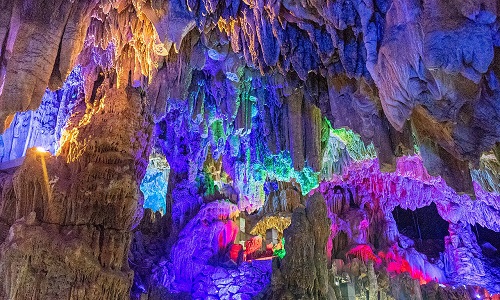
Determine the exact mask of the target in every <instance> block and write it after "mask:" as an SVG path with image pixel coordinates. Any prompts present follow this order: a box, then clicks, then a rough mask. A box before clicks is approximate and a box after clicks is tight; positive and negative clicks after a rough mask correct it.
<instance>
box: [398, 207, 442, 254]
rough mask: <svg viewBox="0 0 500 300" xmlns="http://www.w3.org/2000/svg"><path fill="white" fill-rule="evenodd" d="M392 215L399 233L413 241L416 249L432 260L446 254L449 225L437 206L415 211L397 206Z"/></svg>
mask: <svg viewBox="0 0 500 300" xmlns="http://www.w3.org/2000/svg"><path fill="white" fill-rule="evenodd" d="M392 215H393V217H394V219H395V220H396V224H397V227H398V231H399V233H400V234H403V235H405V236H407V237H409V238H411V239H412V240H413V241H415V248H416V249H417V250H418V251H419V252H421V253H424V254H426V255H427V256H428V257H430V258H433V259H435V258H439V255H440V253H442V252H444V250H445V248H444V238H445V237H446V236H447V235H448V226H449V223H448V222H446V221H445V220H443V218H441V216H440V215H439V213H438V211H437V208H436V204H435V203H431V204H430V205H429V206H424V207H420V208H417V209H415V210H414V211H412V210H410V209H402V208H401V207H400V206H397V207H396V208H395V209H394V210H393V211H392Z"/></svg>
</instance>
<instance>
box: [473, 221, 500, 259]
mask: <svg viewBox="0 0 500 300" xmlns="http://www.w3.org/2000/svg"><path fill="white" fill-rule="evenodd" d="M471 228H472V232H474V234H475V235H476V239H477V243H478V244H479V245H480V246H481V250H482V252H483V254H484V255H485V256H487V257H494V258H499V259H500V232H496V231H493V230H491V229H489V228H486V227H483V226H481V225H479V224H475V225H472V227H471Z"/></svg>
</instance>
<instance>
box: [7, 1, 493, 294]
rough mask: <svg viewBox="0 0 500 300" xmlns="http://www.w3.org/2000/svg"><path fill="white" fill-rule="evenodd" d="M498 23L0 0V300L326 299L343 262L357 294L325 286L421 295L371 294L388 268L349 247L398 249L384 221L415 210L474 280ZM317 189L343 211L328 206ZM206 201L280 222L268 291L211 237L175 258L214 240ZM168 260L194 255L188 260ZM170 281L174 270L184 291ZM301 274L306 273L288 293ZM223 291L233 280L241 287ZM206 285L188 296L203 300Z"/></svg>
mask: <svg viewBox="0 0 500 300" xmlns="http://www.w3.org/2000/svg"><path fill="white" fill-rule="evenodd" d="M499 9H500V8H499V7H498V3H496V2H495V1H494V0H486V1H455V2H447V1H439V0H436V1H434V0H432V1H430V0H429V1H428V0H426V1H422V2H418V1H410V0H395V1H385V0H377V1H330V0H328V1H288V0H283V1H274V2H273V1H247V0H244V1H239V0H236V1H235V0H232V1H196V0H195V1H180V0H172V1H163V0H155V1H136V0H109V1H108V0H102V1H101V0H93V1H74V2H68V1H49V2H47V1H39V0H25V1H21V0H18V1H7V0H0V121H1V122H2V123H3V124H4V126H3V129H4V132H3V134H2V151H1V152H0V156H1V160H0V161H1V162H11V161H13V160H14V159H22V158H23V157H24V162H22V164H21V165H20V166H19V167H17V169H16V168H10V167H9V169H4V170H3V171H2V174H1V175H0V183H1V191H2V192H1V199H2V200H1V202H0V241H2V242H3V243H2V244H1V246H0V278H2V279H4V280H3V282H4V286H3V290H2V291H0V296H2V297H7V298H12V299H24V298H29V297H31V295H34V294H40V295H41V297H42V298H43V297H45V298H50V297H52V298H54V297H55V298H58V297H59V298H68V299H79V298H82V299H83V298H85V297H86V295H93V297H95V298H96V299H101V298H106V299H108V298H110V297H115V298H116V299H123V298H124V297H125V298H126V297H128V294H129V293H130V289H132V297H140V294H141V293H145V292H146V291H149V290H150V288H151V290H152V291H150V292H149V293H150V294H151V295H152V296H151V297H152V298H153V299H154V297H157V298H166V297H171V296H169V295H172V294H177V295H178V296H179V297H184V296H186V297H189V296H187V295H191V294H193V290H192V289H193V287H195V286H197V285H204V286H210V287H213V289H218V290H219V291H220V290H222V289H223V288H224V289H225V292H224V293H223V295H225V296H224V297H226V296H227V295H232V296H234V295H238V294H242V295H240V296H238V297H240V298H241V297H242V298H245V297H254V296H255V297H257V295H258V297H267V296H269V295H270V294H269V293H270V292H269V291H275V292H276V293H275V295H274V297H277V296H276V295H283V297H289V298H300V297H306V298H311V299H313V298H314V299H324V298H334V297H339V296H340V294H341V291H339V289H337V288H335V282H337V283H338V282H339V281H338V280H339V279H338V278H343V279H342V280H344V279H345V278H344V277H345V276H343V275H344V274H342V273H340V274H337V273H336V270H339V272H340V270H342V266H341V265H337V264H341V262H340V261H338V260H337V261H336V260H335V259H339V258H338V257H340V256H343V257H346V255H351V257H352V258H355V259H357V260H355V261H354V262H353V263H352V264H349V266H348V267H347V268H346V269H345V270H348V272H347V273H349V272H350V274H351V275H353V274H355V275H356V276H361V275H362V274H365V275H366V278H365V279H366V280H364V281H363V280H361V281H356V282H348V281H345V280H344V281H342V280H341V281H342V284H346V285H347V284H354V285H356V284H357V285H358V286H356V288H355V289H356V290H357V291H358V292H359V291H361V290H363V288H365V287H367V286H369V288H368V289H369V293H371V294H370V297H374V293H375V291H381V292H382V293H384V295H385V294H392V295H396V296H395V297H396V298H397V297H398V296H397V295H406V294H405V293H410V294H411V293H415V294H417V295H420V296H418V297H426V296H425V295H431V294H432V292H430V291H428V290H426V288H425V287H424V288H420V287H419V284H420V283H422V282H421V280H420V281H419V278H420V279H421V278H424V277H418V276H417V275H419V274H416V273H415V274H413V273H412V272H396V273H397V275H398V276H399V277H401V278H402V279H401V284H400V285H398V284H394V285H393V286H390V287H388V285H389V284H388V283H387V278H388V276H389V275H390V274H389V273H390V272H393V271H394V270H393V271H389V273H387V272H386V271H384V269H383V268H382V269H381V268H380V266H379V262H378V260H377V258H374V259H371V260H370V259H367V258H366V257H365V256H362V254H363V253H365V252H367V251H368V250H367V249H368V248H366V247H365V248H356V247H357V246H359V245H369V247H370V249H371V250H370V251H373V250H375V249H378V250H380V249H383V248H388V247H389V248H390V247H393V246H394V245H395V243H400V244H399V246H398V247H400V248H401V249H404V251H406V252H412V251H414V249H413V248H412V247H411V246H408V243H410V244H411V242H410V241H407V240H406V242H403V244H404V245H402V244H401V240H404V237H402V238H401V239H400V238H399V237H400V235H399V233H398V232H397V228H395V224H394V220H393V219H392V218H391V216H390V213H391V212H392V210H393V209H394V207H396V206H401V207H403V208H409V209H416V208H418V207H423V206H426V205H429V204H430V203H431V202H433V203H435V204H436V207H437V209H438V212H439V214H440V215H441V217H442V218H443V219H444V220H446V221H447V222H449V223H450V229H449V233H450V236H449V238H448V240H446V241H445V244H446V249H445V253H444V255H446V257H447V260H448V261H449V262H453V263H456V264H457V265H453V263H447V264H446V266H440V267H441V268H442V269H445V270H447V272H448V275H447V276H448V277H451V276H453V277H456V278H458V279H457V283H474V284H480V283H481V280H482V278H483V277H484V275H485V271H484V268H485V267H486V268H488V265H485V264H484V262H483V257H482V256H481V253H480V252H481V251H480V248H478V245H477V242H475V241H474V239H473V235H472V233H471V230H470V225H473V224H476V223H477V224H480V225H481V226H484V227H487V228H490V229H492V230H494V231H500V223H499V221H498V220H500V218H499V217H500V216H499V211H500V207H499V203H500V201H499V199H498V191H499V185H498V174H499V172H498V159H499V156H500V155H499V153H500V152H499V149H500V147H499V142H500V131H499V130H500V124H499V122H500V121H499V120H500V118H499V114H500V107H499V105H500V104H499V103H500V101H499V95H500V94H499V92H498V89H499V87H498V76H500V75H499V72H500V71H499V70H498V68H499V64H498V62H499V55H500V52H499V50H498V49H499V38H498V36H499V34H498V28H499V26H498V25H499V24H498V20H497V17H496V16H497V15H498V12H499ZM72 70H73V71H72ZM47 88H48V89H47ZM59 88H61V89H59ZM58 89H59V90H58ZM56 90H57V91H56ZM355 133H356V134H355ZM357 134H359V135H357ZM33 146H39V147H42V148H44V149H45V150H48V151H50V153H51V154H52V155H51V154H49V153H47V152H40V151H38V152H37V151H36V150H34V149H31V147H33ZM153 148H154V151H155V152H156V153H161V155H164V156H165V159H166V161H167V163H168V166H169V168H170V173H169V176H168V188H167V190H166V195H165V199H166V200H165V211H164V213H165V214H164V215H161V214H159V215H158V214H153V212H152V211H147V212H145V213H144V216H143V209H142V201H143V199H142V197H143V196H142V194H141V192H140V190H139V185H140V183H141V180H142V177H143V176H144V175H145V173H146V166H147V163H148V160H149V153H150V151H151V150H152V149H153ZM413 154H417V155H418V156H409V155H413ZM401 156H403V158H399V157H401ZM375 158H376V159H375ZM9 166H10V165H9ZM277 182H280V185H281V186H280V185H279V186H278V187H277V188H275V187H274V186H275V185H276V183H277ZM289 184H290V185H289ZM336 187H341V188H342V190H344V195H343V197H344V201H347V200H345V199H347V198H352V200H349V201H347V202H349V204H348V205H347V204H346V205H347V206H346V208H345V209H344V208H343V207H344V206H343V204H339V203H342V202H338V201H337V200H338V199H337V198H339V197H341V196H340V194H339V193H337V192H338V191H339V189H338V188H336ZM273 191H275V192H273ZM278 191H279V194H278ZM346 191H349V192H347V193H351V195H350V197H349V196H348V195H347V194H345V192H346ZM319 194H322V197H323V198H324V201H322V200H318V199H319V198H321V197H320V196H319ZM304 199H309V200H307V201H305V200H304ZM335 199H337V200H335ZM220 201H226V202H220ZM323 202H324V203H325V207H326V210H325V207H323ZM351 202H352V203H351ZM216 203H219V204H217V205H219V206H223V207H226V206H228V207H231V211H232V210H237V211H238V212H241V214H243V215H248V216H247V217H248V218H249V220H250V219H252V217H251V214H252V213H254V214H255V215H254V217H253V218H254V219H255V220H252V222H249V223H257V222H258V220H257V219H258V218H264V217H269V216H271V215H272V214H285V213H286V214H290V215H291V216H292V217H291V220H292V225H290V229H289V230H286V231H285V232H284V233H283V234H284V236H285V241H286V243H285V249H286V250H287V253H288V256H285V258H284V259H283V260H281V261H279V262H274V263H273V264H274V267H273V275H272V276H271V275H270V273H271V271H270V268H271V266H270V265H269V264H265V263H263V264H262V265H261V266H260V267H259V266H255V265H252V264H243V265H238V266H237V268H236V269H237V270H238V272H240V273H239V275H235V276H233V273H234V274H236V273H237V271H235V270H232V271H234V272H229V271H227V266H221V265H220V263H221V261H223V260H224V259H223V258H224V257H225V256H224V255H222V254H220V253H218V252H217V251H216V250H214V249H216V248H215V246H214V245H212V243H213V242H214V240H210V239H209V240H207V241H206V243H205V244H200V245H198V244H196V242H195V241H194V240H193V239H194V238H196V237H197V236H200V237H204V238H205V237H206V235H209V236H210V235H218V234H219V233H220V232H226V231H224V230H228V231H231V230H230V227H231V226H229V225H228V226H229V227H228V228H229V229H227V228H226V227H224V226H226V225H225V224H231V222H232V221H230V220H227V219H228V218H229V217H224V218H222V220H218V219H213V216H210V214H206V213H205V211H207V210H209V209H210V208H211V207H212V206H213V205H216ZM220 203H224V204H220ZM320 203H321V204H320ZM339 205H340V206H339ZM214 214H216V213H215V212H214ZM325 214H326V216H327V217H329V218H326V217H325ZM229 215H230V214H229ZM142 217H144V218H145V219H143V221H142V223H140V219H141V218H142ZM280 217H281V215H280ZM287 217H289V215H287ZM229 219H231V218H229ZM323 219H324V220H323ZM319 220H323V221H319ZM138 224H140V225H138ZM207 224H209V225H210V226H208V225H207ZM223 224H224V226H223ZM135 226H139V227H137V228H135ZM203 226H208V227H203ZM327 227H330V232H329V233H327V231H328V230H327V229H326V228H327ZM221 228H223V229H221ZM370 228H373V229H371V230H372V231H370ZM378 230H380V231H381V232H383V233H384V234H383V235H382V236H381V237H379V238H377V239H375V236H376V234H375V232H377V231H378ZM304 232H306V233H304ZM340 232H342V236H340V235H339V236H337V234H340ZM302 234H304V235H305V234H307V235H308V236H310V238H311V241H309V240H307V241H305V240H304V239H303V237H301V235H302ZM327 237H328V238H327ZM230 240H233V241H230ZM293 241H296V242H293ZM232 242H234V239H233V236H232V235H231V234H229V237H228V240H227V243H223V245H222V246H221V247H219V248H220V249H219V250H218V251H222V250H225V251H226V250H228V249H229V248H230V247H231V243H232ZM293 244H297V245H299V244H300V245H303V246H304V247H303V248H306V249H308V250H310V251H309V252H308V254H303V253H298V252H296V251H297V249H296V248H294V245H293ZM17 245H21V246H19V247H18V246H17ZM130 245H132V251H129V247H130ZM180 245H184V246H182V247H181V246H180ZM297 245H296V246H295V247H297ZM339 245H344V246H345V247H347V248H345V249H336V250H335V251H333V252H332V249H333V248H335V247H338V246H339ZM197 247H198V248H200V249H198V248H197ZM342 248H343V247H342ZM350 248H353V249H355V250H354V252H352V253H351V254H348V252H349V250H352V249H350ZM183 249H190V250H189V251H191V250H193V249H198V250H199V251H200V252H202V254H200V255H199V261H192V260H191V258H186V257H182V255H184V254H185V253H183V251H184V250H183ZM221 249H222V250H221ZM363 249H364V250H363ZM408 249H409V250H408ZM412 249H413V250H412ZM383 250H384V251H385V252H387V253H386V254H383V255H386V256H385V258H381V257H378V256H377V255H379V253H374V254H373V255H375V256H373V257H378V258H379V259H380V260H381V262H380V264H382V265H383V266H385V267H386V268H389V265H390V264H391V263H393V265H392V266H394V264H397V263H399V264H403V262H404V261H403V260H402V258H401V257H400V256H398V255H399V254H398V253H399V252H398V251H399V250H398V251H395V250H394V251H392V250H391V251H392V252H391V251H388V250H387V249H383ZM204 251H205V252H206V253H205V252H204ZM363 251H365V252H363ZM401 251H403V250H401ZM404 251H403V252H404ZM216 252H217V253H216ZM385 252H384V253H385ZM46 253H49V254H48V255H46ZM62 253H70V254H68V257H70V259H69V260H66V259H65V258H64V257H63V256H62ZM332 253H335V255H333V254H332ZM368 253H369V252H368ZM412 253H413V252H412ZM216 254H217V255H219V256H220V257H219V258H220V259H219V260H218V261H216V262H213V261H212V260H211V259H212V258H213V257H214V256H217V255H216ZM226 254H227V253H226ZM360 255H361V256H360ZM363 255H364V254H363ZM391 255H392V256H391ZM412 255H413V254H412ZM335 256H337V257H335ZM32 257H33V258H34V259H30V258H32ZM82 257H84V258H85V259H83V258H82ZM370 257H371V256H370ZM373 257H372V258H373ZM386 257H392V258H390V259H389V258H386ZM412 257H417V258H418V259H420V258H421V257H422V256H420V254H414V255H413V256H412ZM126 259H128V260H130V261H131V262H132V267H133V268H134V269H135V271H136V275H132V271H131V270H130V269H129V264H128V262H127V261H126ZM391 259H392V260H391ZM26 260H28V263H27V265H26ZM142 261H146V263H145V264H146V265H147V266H146V267H144V268H143V269H141V267H140V265H141V263H142ZM419 261H420V263H423V261H425V259H423V258H422V259H421V260H419ZM40 262H44V263H43V264H40ZM280 263H281V265H280ZM81 264H83V265H85V267H79V266H80V265H81ZM183 264H188V265H191V264H192V268H191V269H192V272H191V271H190V272H191V273H189V274H187V275H189V278H188V279H189V280H187V281H186V282H185V286H183V285H182V284H180V283H179V280H180V279H179V278H184V277H182V276H186V274H179V272H178V270H179V268H180V267H181V266H182V265H183ZM214 264H215V267H214V266H213V265H214ZM47 266H48V267H47ZM55 266H57V268H55ZM77 266H78V267H77ZM304 266H307V267H308V268H311V270H310V273H311V274H312V275H311V276H310V278H306V279H298V278H295V277H296V274H295V273H297V272H296V271H295V270H298V269H303V267H304ZM313 266H314V268H313ZM12 269H14V270H15V272H11V271H9V270H12ZM208 269H210V270H208ZM256 269H259V270H256ZM103 270H104V271H103ZM200 270H201V271H200ZM412 270H413V269H412ZM418 270H419V271H423V270H421V269H418ZM198 271H199V272H198ZM407 271H408V270H407ZM259 272H260V273H259ZM326 272H330V273H329V274H328V275H327V274H326ZM384 272H385V273H384ZM375 273H377V274H385V275H381V276H382V277H381V278H382V279H381V280H380V281H377V280H374V276H375V275H374V274H375ZM393 273H394V272H393ZM403 273H408V274H410V275H408V276H409V277H408V276H407V277H408V278H405V277H404V276H406V275H404V274H403ZM68 274H69V275H68ZM137 274H139V275H137ZM209 274H219V275H220V276H221V278H214V277H213V275H211V276H209ZM221 274H222V275H221ZM255 274H258V276H260V277H259V278H257V277H258V276H257V277H256V275H255ZM387 274H389V275H387ZM391 274H392V273H391ZM45 275H46V276H47V278H48V279H43V278H42V277H43V276H45ZM219 275H217V276H219ZM223 275H224V276H223ZM365 275H363V276H365ZM455 275H456V276H455ZM217 276H216V277H217ZM228 276H231V278H233V277H234V278H236V277H238V276H239V277H242V278H240V279H241V280H238V281H239V282H245V281H244V278H247V277H248V278H252V280H250V283H249V284H248V285H247V289H248V290H247V291H246V292H244V293H243V292H239V291H240V288H243V286H242V285H240V286H238V288H236V287H234V285H232V284H231V282H228V281H227V280H226V281H225V282H222V281H221V279H224V278H227V277H228ZM384 276H385V277H384ZM243 277H244V278H243ZM399 277H398V278H399ZM51 278H54V279H53V281H54V282H57V283H58V284H55V285H54V286H51V285H49V283H48V282H49V280H52V279H51ZM132 278H134V279H132ZM384 278H385V279H384ZM431 279H432V277H431ZM137 280H140V281H141V282H138V281H137ZM245 280H246V279H245ZM272 280H274V281H275V282H273V283H271V284H270V283H269V282H270V281H272ZM384 280H385V281H384ZM398 280H399V279H398ZM219 281H220V282H219ZM426 281H428V280H426ZM14 282H18V283H19V284H20V285H19V284H13V283H14ZM398 282H399V281H398ZM487 283H488V284H489V282H487ZM219 284H220V286H219ZM339 284H340V283H339ZM20 286H22V288H21V287H20ZM75 286H77V288H75ZM408 286H409V287H408ZM267 287H270V289H271V290H269V289H267ZM213 289H212V291H210V289H207V290H206V291H205V290H203V291H202V292H200V293H199V294H196V295H195V297H198V296H199V297H203V296H204V295H211V297H215V298H217V297H222V294H216V293H215V292H213ZM229 289H231V291H230V292H228V291H229ZM266 289H267V290H266ZM429 289H433V288H429ZM445 290H446V289H445ZM2 293H3V294H2ZM228 293H229V294H228ZM443 293H448V292H443ZM449 293H454V292H449ZM457 293H460V292H457ZM361 294H362V293H361ZM361 294H360V295H361ZM182 295H184V296H182ZM422 295H423V296H422ZM172 297H174V296H172ZM235 297H236V296H235ZM429 297H430V296H429ZM85 299H87V298H85Z"/></svg>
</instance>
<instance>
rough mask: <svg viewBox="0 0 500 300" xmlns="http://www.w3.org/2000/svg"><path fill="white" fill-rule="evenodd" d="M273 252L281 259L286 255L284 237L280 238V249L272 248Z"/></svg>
mask: <svg viewBox="0 0 500 300" xmlns="http://www.w3.org/2000/svg"><path fill="white" fill-rule="evenodd" d="M273 254H274V255H275V256H277V257H279V258H280V259H283V257H285V255H286V250H285V238H281V249H276V250H274V252H273Z"/></svg>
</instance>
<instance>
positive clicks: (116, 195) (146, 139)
mask: <svg viewBox="0 0 500 300" xmlns="http://www.w3.org/2000/svg"><path fill="white" fill-rule="evenodd" d="M97 95H98V97H96V100H95V101H94V103H93V104H90V103H85V102H84V101H83V99H82V100H81V101H80V102H79V104H78V108H77V109H76V112H75V114H74V115H73V116H72V117H71V118H70V120H69V122H68V127H67V129H66V135H65V136H63V138H62V141H61V150H60V152H59V153H58V155H57V156H51V155H50V154H49V153H47V152H44V153H42V152H38V151H36V150H35V149H31V150H30V151H28V153H27V156H26V159H25V161H24V163H23V165H22V166H20V167H19V169H18V170H17V171H16V172H15V174H14V175H13V178H12V184H13V193H9V195H8V197H5V195H4V198H3V199H1V201H2V206H1V209H2V211H0V215H1V216H6V215H9V216H14V217H13V220H16V221H15V222H14V224H11V225H12V227H11V228H10V232H9V235H8V237H7V239H6V240H5V241H4V243H3V244H1V245H0V282H2V283H3V286H2V288H0V299H12V300H18V299H19V300H20V299H33V298H34V297H35V298H38V299H91V300H92V299H117V300H118V299H126V298H128V297H129V291H130V286H131V283H132V272H131V271H130V269H129V266H128V262H127V255H128V250H129V245H130V239H131V232H130V230H131V228H132V226H133V225H134V224H137V222H138V218H139V216H142V203H140V201H138V200H139V198H138V195H139V193H140V192H139V184H140V181H141V180H142V177H143V176H144V174H145V171H146V167H147V159H148V156H149V150H150V148H151V147H150V139H151V132H152V124H151V119H150V117H149V114H148V113H147V110H146V107H145V103H146V101H145V99H144V98H143V97H142V96H141V94H140V93H139V91H138V90H135V89H132V88H126V89H114V88H110V87H109V85H107V82H105V83H104V84H103V85H102V86H101V87H99V89H98V93H97Z"/></svg>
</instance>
